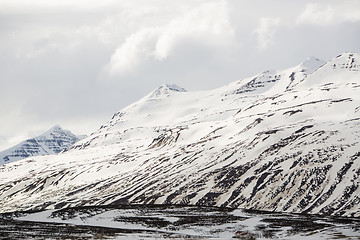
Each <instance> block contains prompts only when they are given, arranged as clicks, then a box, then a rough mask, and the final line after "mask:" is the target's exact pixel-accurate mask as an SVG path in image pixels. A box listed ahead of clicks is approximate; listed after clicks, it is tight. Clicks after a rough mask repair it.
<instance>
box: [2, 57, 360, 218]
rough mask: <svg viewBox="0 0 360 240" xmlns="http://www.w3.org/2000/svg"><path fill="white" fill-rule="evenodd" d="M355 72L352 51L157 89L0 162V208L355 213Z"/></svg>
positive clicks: (358, 78)
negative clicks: (52, 145)
mask: <svg viewBox="0 0 360 240" xmlns="http://www.w3.org/2000/svg"><path fill="white" fill-rule="evenodd" d="M359 69H360V56H359V54H357V53H344V54H341V55H339V56H338V57H336V58H334V59H331V60H330V61H329V62H323V61H321V60H318V59H316V58H309V59H307V60H306V61H304V62H303V63H301V64H299V65H297V66H295V67H292V68H289V69H285V70H281V71H265V72H263V73H260V74H258V75H255V76H252V77H250V78H245V79H242V80H239V81H236V82H233V83H230V84H228V85H226V86H224V87H221V88H218V89H214V90H210V91H199V92H186V91H185V90H184V89H182V88H180V87H177V86H173V85H163V86H161V87H160V88H159V89H156V90H155V91H153V92H152V93H150V94H149V95H147V96H145V97H143V98H142V99H140V100H139V101H137V102H135V103H133V104H131V105H129V106H127V107H125V108H124V109H122V110H121V111H119V112H117V113H115V114H114V116H113V118H112V119H111V120H109V121H108V122H107V123H106V124H104V125H103V126H101V127H100V129H99V130H98V131H96V132H94V133H93V134H91V135H90V136H89V137H87V138H85V139H83V140H81V141H79V142H77V143H76V144H74V145H73V146H72V147H70V148H69V149H68V150H67V151H64V152H62V153H61V154H58V155H54V156H42V157H33V158H27V160H26V161H18V162H14V163H10V164H6V165H3V166H1V167H0V211H2V212H5V211H14V210H29V209H32V210H34V209H49V208H65V207H70V206H84V205H108V204H186V205H202V206H204V205H206V206H223V207H232V208H246V209H257V210H267V211H276V212H293V213H312V214H325V215H337V216H353V217H360V204H359V203H360V197H359V196H360V151H359V149H360V128H359V126H360V71H359ZM25 163H26V164H25Z"/></svg>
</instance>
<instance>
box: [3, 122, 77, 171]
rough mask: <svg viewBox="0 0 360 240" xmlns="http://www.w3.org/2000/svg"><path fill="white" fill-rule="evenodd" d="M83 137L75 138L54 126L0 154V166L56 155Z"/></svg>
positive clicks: (66, 131) (68, 132)
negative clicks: (32, 157)
mask: <svg viewBox="0 0 360 240" xmlns="http://www.w3.org/2000/svg"><path fill="white" fill-rule="evenodd" d="M82 138H84V137H82V136H80V137H79V136H76V135H74V134H73V133H71V132H70V131H68V130H64V129H62V128H61V127H60V126H58V125H56V126H54V127H52V128H51V129H50V130H48V131H46V132H45V133H43V134H41V135H40V136H37V137H35V138H31V139H27V140H25V141H23V142H21V143H19V144H17V145H16V146H14V147H11V148H9V149H6V150H4V151H2V152H0V164H4V163H9V162H13V161H17V160H20V159H24V158H27V157H30V156H39V155H48V154H57V153H60V152H61V151H63V150H65V149H66V148H68V147H70V146H71V145H73V144H74V143H75V142H77V141H79V140H80V139H82Z"/></svg>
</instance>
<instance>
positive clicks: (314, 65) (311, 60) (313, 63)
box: [300, 56, 326, 74]
mask: <svg viewBox="0 0 360 240" xmlns="http://www.w3.org/2000/svg"><path fill="white" fill-rule="evenodd" d="M324 64H326V62H325V61H323V60H321V59H319V58H316V57H313V56H311V57H308V58H307V59H306V60H305V61H304V62H302V63H301V64H300V67H301V68H302V70H304V71H305V72H306V73H307V74H311V73H313V72H315V71H316V70H317V69H318V68H320V67H321V66H323V65H324Z"/></svg>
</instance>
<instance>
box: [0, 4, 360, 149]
mask: <svg viewBox="0 0 360 240" xmlns="http://www.w3.org/2000/svg"><path fill="white" fill-rule="evenodd" d="M349 51H356V52H360V1H359V0H318V1H315V0H312V1H310V0H302V1H288V0H272V1H269V0H181V1H169V0H102V1H98V0H96V1H95V0H76V1H74V0H51V1H48V0H0V91H1V94H0V114H1V117H0V151H1V150H4V149H6V148H8V147H10V146H12V145H14V144H16V143H18V142H19V141H21V140H24V139H26V138H27V137H34V136H36V135H38V134H40V133H42V132H44V131H46V130H47V129H49V128H51V127H52V126H53V125H55V124H59V125H61V126H63V127H64V128H66V129H69V130H71V131H73V132H74V133H76V134H89V133H91V132H93V131H95V130H96V129H97V128H98V127H99V126H100V125H101V124H103V123H105V122H106V121H107V120H109V119H110V118H111V116H112V115H113V113H114V112H117V111H119V110H120V109H122V108H123V107H125V106H127V105H128V104H130V103H132V102H134V101H136V100H138V99H139V98H141V97H142V96H144V95H145V94H147V93H149V92H150V91H152V90H154V89H156V88H157V87H158V86H159V85H161V84H164V83H176V84H177V85H179V86H181V87H184V88H185V89H187V90H188V91H196V90H206V89H213V88H216V87H220V86H223V85H225V84H227V83H229V82H233V81H236V80H239V79H241V78H244V77H249V76H251V75H255V74H257V73H259V72H262V71H264V70H267V69H285V68H288V67H291V66H295V65H297V64H299V63H300V62H302V61H304V60H305V59H306V58H307V57H309V56H315V57H318V58H321V59H323V60H329V59H331V58H333V57H335V56H336V55H338V54H339V53H342V52H349Z"/></svg>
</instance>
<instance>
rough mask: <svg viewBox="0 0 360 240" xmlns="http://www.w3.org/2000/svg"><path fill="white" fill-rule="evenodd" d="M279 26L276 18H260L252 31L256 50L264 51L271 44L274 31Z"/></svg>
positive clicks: (278, 20)
mask: <svg viewBox="0 0 360 240" xmlns="http://www.w3.org/2000/svg"><path fill="white" fill-rule="evenodd" d="M279 25H280V19H278V18H261V19H260V22H259V25H258V27H257V28H256V29H255V30H254V31H253V34H255V35H256V37H257V41H258V48H259V49H261V50H264V49H266V48H267V47H268V46H270V45H271V44H272V43H273V39H274V35H275V32H276V29H277V28H278V26H279Z"/></svg>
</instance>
